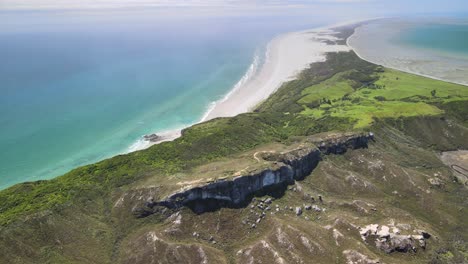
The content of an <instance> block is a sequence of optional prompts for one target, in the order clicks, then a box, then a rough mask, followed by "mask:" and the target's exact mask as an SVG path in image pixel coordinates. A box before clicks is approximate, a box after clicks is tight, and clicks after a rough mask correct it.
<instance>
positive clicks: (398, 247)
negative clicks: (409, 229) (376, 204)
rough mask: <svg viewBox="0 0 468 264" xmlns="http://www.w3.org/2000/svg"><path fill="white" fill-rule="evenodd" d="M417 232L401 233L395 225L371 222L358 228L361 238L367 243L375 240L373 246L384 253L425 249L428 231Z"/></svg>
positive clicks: (428, 236)
mask: <svg viewBox="0 0 468 264" xmlns="http://www.w3.org/2000/svg"><path fill="white" fill-rule="evenodd" d="M417 232H418V234H417V235H414V234H412V235H410V234H408V235H402V234H400V230H399V229H398V228H396V227H389V226H386V225H381V226H379V225H378V224H371V225H368V226H365V227H362V228H360V230H359V233H360V234H361V238H362V240H364V241H365V242H368V243H371V242H372V241H375V246H376V247H377V248H378V249H380V250H382V251H384V252H385V253H392V252H395V251H396V252H404V253H407V252H416V251H418V249H423V250H424V249H426V239H428V238H430V235H429V233H427V232H425V231H421V230H419V231H417Z"/></svg>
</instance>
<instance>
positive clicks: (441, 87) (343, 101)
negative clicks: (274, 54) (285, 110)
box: [298, 67, 468, 129]
mask: <svg viewBox="0 0 468 264" xmlns="http://www.w3.org/2000/svg"><path fill="white" fill-rule="evenodd" d="M353 74H356V72H355V71H348V72H343V73H339V74H336V75H335V76H333V77H332V78H330V79H328V80H326V81H324V82H321V83H319V84H316V85H312V86H310V87H307V88H306V89H304V90H303V92H302V95H303V97H302V98H301V99H300V100H299V101H298V103H299V104H301V105H303V107H304V111H302V112H301V114H303V115H306V116H310V117H313V118H315V119H320V118H322V117H324V116H327V115H328V116H333V117H340V118H349V119H350V120H352V121H353V122H355V124H354V128H357V129H362V128H367V127H369V126H370V125H371V124H372V123H373V121H374V120H375V119H376V118H380V119H383V118H398V117H411V116H435V115H441V114H442V113H443V110H441V109H439V108H437V107H436V106H435V104H443V103H447V102H452V101H463V100H466V99H467V98H468V89H467V87H466V86H463V85H458V84H452V83H447V82H442V81H437V80H432V79H429V78H425V77H421V76H417V75H413V74H408V73H404V72H400V71H395V70H391V69H383V68H380V67H379V68H376V70H375V72H372V73H371V74H370V75H369V76H371V77H372V78H369V79H370V82H368V83H366V82H365V81H361V82H353V80H352V76H353ZM350 77H351V79H350ZM356 84H357V85H358V86H356ZM353 85H354V87H353Z"/></svg>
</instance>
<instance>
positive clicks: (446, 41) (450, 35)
mask: <svg viewBox="0 0 468 264" xmlns="http://www.w3.org/2000/svg"><path fill="white" fill-rule="evenodd" d="M460 21H461V22H460ZM396 41H397V42H399V43H400V44H403V45H409V46H412V47H416V48H419V49H428V50H432V51H436V52H439V53H442V54H444V55H448V56H455V57H458V56H464V57H466V58H467V59H468V21H467V20H466V18H465V19H459V23H429V24H420V25H418V26H415V27H411V28H409V29H407V30H404V31H403V32H402V33H401V34H400V36H399V38H398V39H397V40H396Z"/></svg>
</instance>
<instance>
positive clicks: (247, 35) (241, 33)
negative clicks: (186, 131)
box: [0, 11, 318, 189]
mask: <svg viewBox="0 0 468 264" xmlns="http://www.w3.org/2000/svg"><path fill="white" fill-rule="evenodd" d="M0 21H1V22H2V23H0V150H1V151H0V189H1V188H5V187H7V186H11V185H13V184H15V183H18V182H23V181H31V180H39V179H48V178H51V177H55V176H58V175H61V174H63V173H65V172H67V171H69V170H71V169H73V168H75V167H78V166H81V165H85V164H89V163H92V162H96V161H98V160H102V159H104V158H108V157H111V156H113V155H116V154H120V153H125V152H128V151H129V149H130V148H131V146H132V145H133V144H135V142H137V141H138V140H139V139H141V137H142V136H143V135H145V134H148V133H153V132H161V131H167V130H171V129H176V128H181V127H185V126H188V125H190V124H193V123H196V122H198V121H199V120H200V118H201V117H202V116H203V114H204V113H205V112H206V110H207V108H208V106H209V105H210V103H212V102H214V101H216V100H219V99H220V98H222V97H223V96H224V95H225V94H227V93H228V92H229V90H230V89H231V88H232V87H233V86H234V85H235V84H236V83H237V82H238V81H239V80H240V79H241V78H242V76H243V75H244V74H245V73H246V71H247V69H248V68H249V67H250V65H251V64H252V63H253V60H254V58H255V56H259V57H261V56H262V55H263V54H264V49H265V45H266V44H267V42H268V41H269V40H270V39H271V38H272V37H273V36H274V35H276V34H278V33H280V32H286V31H291V30H297V29H305V28H311V27H313V26H317V25H318V24H317V23H316V22H304V20H302V21H301V22H300V23H295V22H294V21H292V20H291V19H289V20H278V19H277V18H275V19H268V18H263V19H259V18H242V19H241V18H226V19H224V18H219V17H218V18H213V19H211V20H210V19H192V20H184V19H182V20H170V21H164V20H161V19H157V18H155V16H153V15H151V14H148V13H145V14H144V15H140V14H137V15H135V16H129V15H128V14H127V13H126V14H125V16H123V15H122V14H120V13H119V14H114V15H109V14H108V13H105V14H102V13H99V14H95V13H93V14H82V13H70V12H64V13H59V14H57V13H56V12H44V13H41V12H29V13H28V12H27V11H24V12H23V11H22V12H9V13H8V12H7V13H5V12H4V13H0ZM280 21H287V22H280ZM314 23H315V24H314Z"/></svg>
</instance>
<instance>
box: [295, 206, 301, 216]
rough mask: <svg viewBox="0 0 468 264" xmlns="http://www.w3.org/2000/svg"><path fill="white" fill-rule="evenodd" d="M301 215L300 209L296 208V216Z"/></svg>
mask: <svg viewBox="0 0 468 264" xmlns="http://www.w3.org/2000/svg"><path fill="white" fill-rule="evenodd" d="M301 214H302V208H301V207H296V215H297V216H299V215H301Z"/></svg>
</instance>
